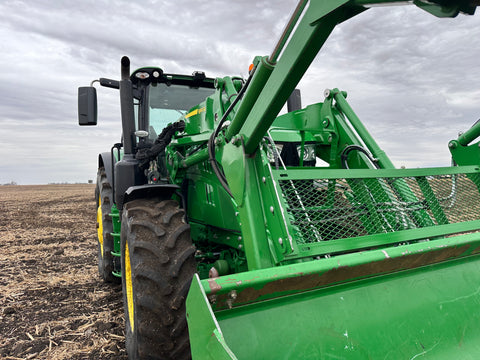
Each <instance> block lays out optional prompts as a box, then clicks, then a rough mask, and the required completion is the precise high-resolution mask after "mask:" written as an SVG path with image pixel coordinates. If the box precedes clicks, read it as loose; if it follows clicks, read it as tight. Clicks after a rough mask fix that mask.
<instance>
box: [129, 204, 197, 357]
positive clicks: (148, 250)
mask: <svg viewBox="0 0 480 360" xmlns="http://www.w3.org/2000/svg"><path fill="white" fill-rule="evenodd" d="M121 251H122V266H121V268H122V288H123V300H124V308H125V325H126V331H125V340H126V341H125V342H126V348H127V352H128V356H129V359H131V360H139V359H175V360H186V359H190V358H191V354H190V342H189V337H188V328H187V320H186V311H185V300H186V297H187V293H188V290H189V288H190V283H191V281H192V277H193V274H194V272H195V270H196V263H195V258H194V253H195V247H194V246H193V244H192V241H191V238H190V226H189V225H188V224H187V223H186V221H185V214H184V211H183V210H182V209H180V207H179V205H178V203H177V202H176V201H173V200H165V201H158V200H153V199H149V200H145V199H140V200H133V201H131V202H129V203H127V204H126V205H125V206H124V209H123V214H122V232H121Z"/></svg>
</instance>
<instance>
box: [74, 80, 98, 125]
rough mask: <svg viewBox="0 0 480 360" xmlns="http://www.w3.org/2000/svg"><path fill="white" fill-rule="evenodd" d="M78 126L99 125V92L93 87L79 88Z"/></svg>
mask: <svg viewBox="0 0 480 360" xmlns="http://www.w3.org/2000/svg"><path fill="white" fill-rule="evenodd" d="M78 125H97V90H96V89H95V88H94V87H93V86H82V87H79V88H78Z"/></svg>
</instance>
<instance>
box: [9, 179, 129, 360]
mask: <svg viewBox="0 0 480 360" xmlns="http://www.w3.org/2000/svg"><path fill="white" fill-rule="evenodd" d="M94 189H95V186H94V185H87V184H85V185H43V186H1V187H0V358H2V359H53V360H59V359H127V356H126V353H125V350H124V348H125V345H124V334H123V329H124V319H123V306H122V299H121V287H120V286H119V285H107V284H104V283H102V281H101V280H100V278H99V275H98V271H97V264H96V257H97V250H96V243H95V242H96V234H95V232H96V230H95V218H96V209H95V204H94Z"/></svg>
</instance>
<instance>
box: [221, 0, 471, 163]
mask: <svg viewBox="0 0 480 360" xmlns="http://www.w3.org/2000/svg"><path fill="white" fill-rule="evenodd" d="M395 3H399V4H405V1H399V0H387V1H382V0H380V1H374V0H355V1H349V0H322V1H319V0H312V1H308V0H301V1H300V2H299V4H298V6H297V8H296V9H295V11H294V13H293V15H292V17H291V20H290V21H289V23H288V24H287V26H286V28H285V30H284V32H283V34H282V36H281V38H280V40H279V41H278V44H277V45H276V47H275V48H274V50H273V52H272V54H271V55H270V56H269V57H268V59H267V58H264V59H262V60H261V61H259V62H257V64H255V65H256V67H255V69H254V71H255V74H254V75H253V78H252V81H251V84H250V86H249V87H248V89H247V91H246V93H245V96H244V98H245V99H249V98H250V96H249V93H253V94H255V95H257V96H253V97H254V98H255V101H254V102H251V101H242V103H240V105H239V108H238V109H237V111H236V115H235V117H234V119H233V121H232V123H231V126H230V128H229V130H228V132H227V139H228V140H229V139H231V138H232V137H233V136H235V135H237V134H239V135H241V136H242V137H243V139H244V143H245V152H246V153H247V154H252V153H253V152H255V150H256V148H257V147H258V144H259V143H260V141H261V140H262V138H263V137H264V135H265V133H266V132H267V130H268V129H269V128H270V126H271V125H272V123H273V121H274V120H275V118H276V117H277V115H278V113H279V112H280V110H281V109H282V107H283V106H284V104H285V103H286V101H287V99H288V97H289V96H290V94H291V93H292V91H293V90H294V89H295V87H296V86H297V85H298V83H299V81H300V80H301V78H302V77H303V75H304V74H305V72H306V71H307V69H308V67H309V66H310V64H311V63H312V61H313V60H314V58H315V56H316V55H317V54H318V52H319V51H320V49H321V48H322V46H323V44H324V43H325V41H326V40H327V38H328V37H329V35H330V34H331V32H332V31H333V29H334V28H335V26H336V25H337V24H340V23H342V22H343V21H345V20H348V19H349V18H351V17H353V16H355V15H358V14H360V13H361V12H363V11H365V10H367V9H368V6H370V5H381V4H385V5H389V4H395ZM413 3H414V4H415V5H417V6H418V7H420V8H421V9H423V10H425V11H428V12H430V13H431V14H433V15H435V16H438V17H455V16H457V15H458V13H459V12H463V13H466V14H474V12H475V7H476V6H477V5H478V4H479V1H478V0H472V1H468V0H466V1H465V0H462V1H455V0H433V1H428V2H427V1H420V0H415V1H413Z"/></svg>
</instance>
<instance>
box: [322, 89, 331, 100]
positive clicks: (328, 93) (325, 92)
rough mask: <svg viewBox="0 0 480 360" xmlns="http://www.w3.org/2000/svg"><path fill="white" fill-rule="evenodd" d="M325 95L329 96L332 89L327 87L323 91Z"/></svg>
mask: <svg viewBox="0 0 480 360" xmlns="http://www.w3.org/2000/svg"><path fill="white" fill-rule="evenodd" d="M323 96H325V97H326V98H328V97H329V96H330V90H329V89H326V90H325V91H324V92H323Z"/></svg>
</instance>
